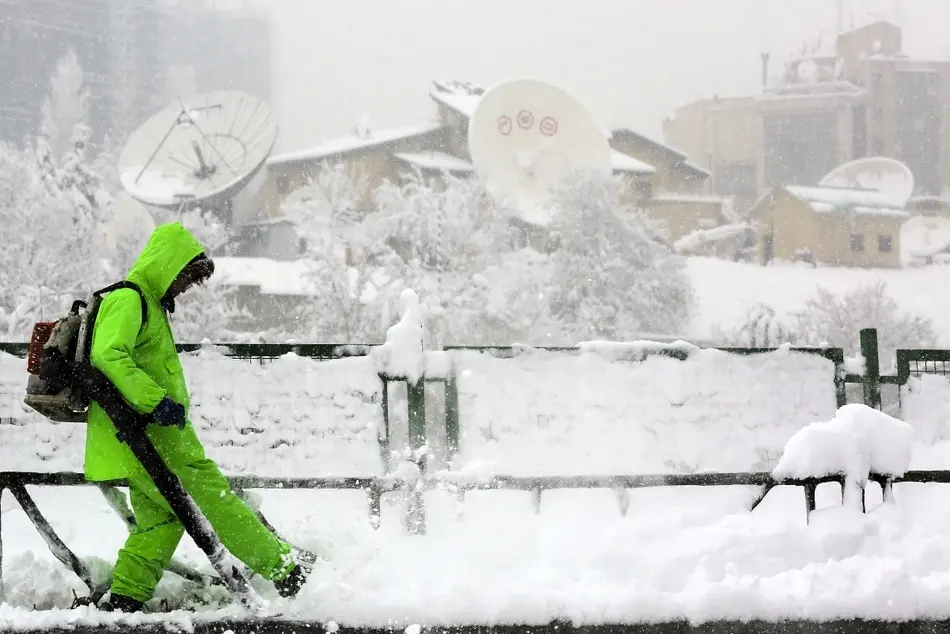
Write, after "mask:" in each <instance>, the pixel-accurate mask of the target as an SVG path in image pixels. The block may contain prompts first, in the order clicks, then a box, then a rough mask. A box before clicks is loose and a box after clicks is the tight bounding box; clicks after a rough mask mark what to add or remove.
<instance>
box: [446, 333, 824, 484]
mask: <svg viewBox="0 0 950 634" xmlns="http://www.w3.org/2000/svg"><path fill="white" fill-rule="evenodd" d="M642 347H643V346H637V345H634V346H631V347H630V350H628V351H627V353H624V354H620V351H621V350H620V348H623V347H618V346H600V345H587V346H583V347H582V348H583V350H584V352H582V353H581V354H580V355H578V356H573V355H568V354H561V353H551V352H543V351H537V350H535V351H529V352H525V353H523V354H521V355H519V356H516V357H514V358H511V359H501V358H495V357H493V356H491V355H489V354H483V353H478V352H471V351H457V352H453V353H452V354H453V356H454V363H455V368H456V372H457V374H458V385H459V409H460V422H461V441H460V444H461V455H460V456H459V458H458V459H457V460H456V466H457V468H460V469H468V470H472V469H476V470H483V471H484V472H490V473H510V474H515V475H557V474H638V473H651V472H652V473H663V472H668V473H679V472H694V471H705V470H709V471H720V470H721V471H733V470H736V471H745V470H750V469H768V468H770V467H771V466H773V465H772V464H771V462H772V461H774V460H775V459H777V457H778V455H779V453H780V452H781V450H782V447H783V446H784V445H785V443H786V441H787V440H788V439H789V438H790V437H791V436H792V435H793V434H794V433H795V432H796V431H798V430H799V429H801V427H802V426H803V425H806V424H808V423H809V422H811V421H813V420H816V419H819V420H820V419H823V418H830V417H831V416H833V415H834V412H835V410H836V407H837V404H836V400H835V390H834V383H833V378H834V372H835V368H834V364H833V363H831V362H830V361H828V360H826V359H824V358H822V357H819V356H817V355H813V354H806V353H798V352H792V351H787V350H780V351H776V352H771V353H766V354H758V355H752V356H744V355H735V354H729V353H726V352H720V351H718V350H699V349H696V348H693V347H691V346H688V345H671V346H665V347H666V348H668V349H670V351H672V352H677V353H680V354H681V355H682V353H687V352H688V353H689V355H688V358H687V359H686V360H679V359H676V358H672V357H671V356H666V355H664V356H649V357H646V358H645V359H644V360H642V361H636V360H635V359H637V358H638V357H639V352H641V351H642V350H641V349H642ZM661 347H662V346H661ZM624 349H626V348H624Z"/></svg>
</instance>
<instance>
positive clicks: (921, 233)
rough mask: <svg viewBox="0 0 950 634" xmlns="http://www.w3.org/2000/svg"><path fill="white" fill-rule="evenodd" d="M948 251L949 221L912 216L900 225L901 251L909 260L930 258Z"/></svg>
mask: <svg viewBox="0 0 950 634" xmlns="http://www.w3.org/2000/svg"><path fill="white" fill-rule="evenodd" d="M948 249H950V220H948V219H947V218H944V217H943V216H913V217H912V218H910V220H908V221H907V222H905V223H904V224H902V225H901V251H902V252H903V253H904V254H906V255H907V256H910V257H911V258H932V257H933V256H935V255H937V254H938V253H943V252H944V251H947V250H948Z"/></svg>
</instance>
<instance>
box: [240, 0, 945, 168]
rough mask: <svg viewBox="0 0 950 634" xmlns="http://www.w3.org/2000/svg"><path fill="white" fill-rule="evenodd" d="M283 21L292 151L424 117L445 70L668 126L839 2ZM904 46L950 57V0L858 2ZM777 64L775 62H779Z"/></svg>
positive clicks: (451, 2)
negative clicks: (880, 17)
mask: <svg viewBox="0 0 950 634" xmlns="http://www.w3.org/2000/svg"><path fill="white" fill-rule="evenodd" d="M255 2H256V3H259V4H260V5H262V6H265V7H268V9H267V10H269V11H270V13H271V16H272V18H273V20H274V34H275V41H274V46H275V60H274V73H275V88H276V90H275V97H274V104H273V105H274V107H275V109H276V112H277V115H278V117H279V121H280V124H281V135H280V140H279V142H278V144H279V146H278V150H279V151H288V150H296V149H301V148H306V147H308V146H313V145H317V144H319V143H320V142H321V141H322V140H325V139H328V138H332V137H336V136H345V135H347V134H349V133H350V130H351V128H352V127H353V125H354V124H355V123H356V122H357V121H359V120H360V119H361V118H362V117H364V116H365V117H367V118H368V119H369V121H370V124H371V126H372V127H374V128H377V129H381V128H385V127H396V126H403V125H412V124H415V123H424V122H426V121H428V120H430V118H431V117H432V115H433V112H434V109H433V106H432V103H431V101H430V100H429V98H428V91H429V89H430V86H431V83H430V82H431V80H432V79H433V78H457V79H469V80H472V81H476V82H479V83H482V84H486V85H490V84H493V83H496V82H498V81H501V80H504V79H508V78H513V77H522V76H530V77H536V78H539V79H545V80H547V81H551V82H554V83H556V84H559V85H560V86H562V87H563V88H565V89H567V90H568V91H570V92H571V93H573V94H574V95H575V96H576V97H578V98H580V99H581V100H582V101H583V102H584V103H585V104H586V105H587V106H588V107H589V108H590V109H591V110H592V111H593V112H594V114H595V115H596V116H597V117H598V119H600V120H601V121H602V122H603V123H604V124H605V125H608V126H611V127H613V126H627V127H631V128H634V129H639V130H642V131H643V132H645V133H647V134H653V135H656V136H659V135H660V126H661V124H662V121H663V119H664V117H667V116H670V115H672V114H673V111H674V109H675V108H676V107H677V106H679V105H682V104H684V103H687V102H689V101H693V100H696V99H703V98H707V97H710V96H712V95H713V94H716V93H718V94H719V95H722V96H726V95H735V94H748V93H751V92H754V91H755V90H756V89H757V87H758V85H759V77H760V61H759V53H760V52H761V51H762V50H763V48H768V49H769V50H770V51H771V52H772V53H773V58H775V57H779V58H780V57H782V56H785V55H787V54H788V52H789V51H792V50H795V49H798V48H800V46H801V44H802V42H803V40H804V39H806V38H810V39H813V38H814V37H816V36H817V35H818V34H819V33H820V32H827V33H832V32H833V31H834V29H835V24H836V6H837V3H838V0H468V1H465V2H463V1H461V0H255ZM851 4H852V5H854V6H855V7H857V9H856V10H855V11H854V13H855V15H856V19H857V20H858V21H859V22H861V21H863V20H866V19H867V17H866V14H868V13H869V12H871V13H883V14H887V15H890V16H892V17H893V18H894V19H895V20H896V21H898V22H899V23H900V24H901V25H902V26H903V28H904V42H905V50H911V51H912V52H914V53H920V54H924V55H928V56H931V57H937V56H939V57H942V58H950V40H948V39H947V38H946V35H945V34H946V33H947V32H950V0H903V2H897V0H851ZM773 69H775V65H774V64H773Z"/></svg>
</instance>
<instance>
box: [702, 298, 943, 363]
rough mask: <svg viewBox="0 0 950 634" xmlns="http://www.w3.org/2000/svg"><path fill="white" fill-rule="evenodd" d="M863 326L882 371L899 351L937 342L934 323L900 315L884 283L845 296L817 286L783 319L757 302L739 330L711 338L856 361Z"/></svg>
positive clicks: (726, 330)
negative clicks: (824, 349)
mask: <svg viewBox="0 0 950 634" xmlns="http://www.w3.org/2000/svg"><path fill="white" fill-rule="evenodd" d="M862 328H876V329H877V331H878V347H879V350H878V354H879V357H880V363H881V371H882V372H884V373H887V372H889V371H891V368H892V366H893V364H894V362H895V350H897V349H898V348H929V347H934V346H935V345H936V343H937V336H936V334H935V333H934V324H933V322H932V321H931V320H930V319H927V318H922V317H917V316H914V315H911V314H909V313H906V312H904V311H902V310H901V307H900V306H898V304H897V302H896V301H894V299H893V298H892V297H891V296H890V295H888V293H887V285H886V284H885V283H884V282H882V281H876V282H874V283H872V284H868V285H864V284H862V285H859V286H857V287H855V288H853V289H852V290H851V291H849V292H847V293H843V294H840V293H834V292H832V291H830V290H828V289H826V288H823V287H819V288H818V290H817V291H816V292H815V294H814V295H813V296H812V297H811V298H809V299H807V300H806V301H805V302H804V304H803V305H802V307H801V308H800V309H798V310H795V311H793V312H791V313H790V314H789V315H788V316H787V317H784V318H782V317H779V316H778V314H777V313H776V311H775V309H774V308H772V307H771V306H768V305H765V304H757V305H756V306H754V307H753V308H752V309H750V310H749V312H748V314H747V315H746V317H745V319H744V320H742V321H741V322H740V323H739V324H738V325H736V326H735V327H733V328H722V327H719V328H716V329H714V331H713V338H714V339H715V341H716V343H717V344H720V345H729V346H741V347H767V348H772V347H777V346H779V345H782V344H783V343H792V344H795V345H800V346H832V347H837V348H843V349H844V351H845V354H846V355H849V356H852V357H854V356H855V355H857V354H858V353H859V352H860V350H861V341H860V334H861V329H862Z"/></svg>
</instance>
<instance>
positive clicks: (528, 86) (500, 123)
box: [468, 79, 612, 226]
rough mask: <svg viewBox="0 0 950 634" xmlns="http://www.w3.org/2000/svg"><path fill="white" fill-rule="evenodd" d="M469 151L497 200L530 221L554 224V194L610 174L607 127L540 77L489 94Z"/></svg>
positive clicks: (476, 117)
mask: <svg viewBox="0 0 950 634" xmlns="http://www.w3.org/2000/svg"><path fill="white" fill-rule="evenodd" d="M468 150H469V154H470V155H471V158H472V164H473V165H474V166H475V170H476V171H477V172H478V174H479V175H480V176H481V177H482V178H483V179H484V182H485V186H486V188H487V189H488V191H489V192H491V194H492V195H493V196H495V197H496V198H498V199H501V200H504V201H505V202H506V203H508V204H510V205H511V206H512V208H514V209H516V210H517V211H518V212H519V213H521V214H522V218H523V220H524V221H525V222H528V223H531V224H536V225H542V226H543V225H546V224H548V223H549V222H550V220H551V215H552V211H551V189H552V187H553V186H556V185H557V184H558V181H560V180H561V179H563V178H565V177H567V176H569V175H570V174H572V173H576V172H583V171H589V172H594V173H597V174H603V175H609V174H611V172H612V163H611V153H610V144H609V143H608V141H607V136H606V135H605V134H604V131H603V129H602V128H601V127H600V125H599V124H598V123H597V121H596V120H595V119H594V117H593V116H592V115H591V113H590V112H589V111H588V110H587V108H585V107H584V105H583V104H581V103H580V102H579V101H578V100H577V99H575V98H574V97H572V96H571V95H570V94H568V93H567V92H565V91H564V90H562V89H561V88H559V87H557V86H554V85H552V84H549V83H546V82H543V81H538V80H534V79H517V80H511V81H507V82H503V83H501V84H499V85H497V86H495V87H493V88H491V89H490V90H488V91H487V92H486V93H485V94H484V95H483V96H482V98H481V99H480V100H479V102H478V106H477V107H476V108H475V111H474V112H473V113H472V118H471V120H470V121H469V127H468Z"/></svg>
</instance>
